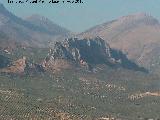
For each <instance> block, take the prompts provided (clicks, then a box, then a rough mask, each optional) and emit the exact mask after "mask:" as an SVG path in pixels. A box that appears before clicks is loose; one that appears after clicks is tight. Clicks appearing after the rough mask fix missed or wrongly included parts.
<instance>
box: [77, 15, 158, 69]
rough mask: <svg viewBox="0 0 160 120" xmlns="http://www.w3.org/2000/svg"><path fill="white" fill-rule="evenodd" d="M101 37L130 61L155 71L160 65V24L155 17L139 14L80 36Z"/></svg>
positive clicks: (92, 29) (114, 21)
mask: <svg viewBox="0 0 160 120" xmlns="http://www.w3.org/2000/svg"><path fill="white" fill-rule="evenodd" d="M79 36H80V37H94V36H100V37H101V38H102V39H104V40H106V41H108V43H109V44H110V46H111V47H113V48H115V49H119V50H122V51H123V52H124V53H125V54H127V56H128V58H129V59H132V60H134V61H135V62H137V63H138V64H140V65H142V66H144V67H146V68H149V69H153V68H155V67H157V65H159V61H160V60H159V56H160V54H159V52H158V51H160V24H159V21H158V20H157V19H155V18H154V17H152V16H150V15H147V14H144V13H138V14H133V15H129V16H124V17H121V18H119V19H117V20H113V21H111V22H107V23H104V24H101V25H98V26H95V27H93V28H91V29H89V30H87V31H85V32H83V33H81V34H80V35H79Z"/></svg>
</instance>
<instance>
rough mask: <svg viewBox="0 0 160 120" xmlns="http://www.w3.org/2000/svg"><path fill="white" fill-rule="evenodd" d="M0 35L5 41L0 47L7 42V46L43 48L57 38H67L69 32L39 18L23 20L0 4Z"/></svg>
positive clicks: (33, 17)
mask: <svg viewBox="0 0 160 120" xmlns="http://www.w3.org/2000/svg"><path fill="white" fill-rule="evenodd" d="M35 21H36V24H35ZM52 28H54V29H52ZM0 33H1V36H2V37H3V38H4V39H5V41H2V40H3V39H2V40H1V41H2V43H1V47H4V46H5V43H7V41H8V44H7V45H9V44H11V46H13V45H15V44H16V43H19V44H23V45H27V46H36V47H44V46H47V45H48V41H54V40H55V39H56V38H57V37H58V36H61V37H62V36H63V37H67V35H68V34H69V31H68V30H66V29H64V28H62V27H60V26H58V25H56V24H54V23H53V22H51V21H49V20H47V19H46V18H44V17H40V16H31V17H29V18H28V19H27V20H23V19H21V18H19V17H17V16H15V15H13V14H12V13H10V12H9V11H7V9H6V8H5V7H4V6H3V5H2V4H0ZM2 44H3V46H2Z"/></svg>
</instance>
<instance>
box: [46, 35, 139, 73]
mask: <svg viewBox="0 0 160 120" xmlns="http://www.w3.org/2000/svg"><path fill="white" fill-rule="evenodd" d="M73 64H74V65H75V66H80V67H86V68H88V69H90V68H92V67H93V66H95V65H98V64H105V65H109V66H115V67H118V66H121V67H124V68H128V69H135V70H142V68H140V67H138V66H137V65H136V64H135V63H133V62H131V61H129V60H128V59H127V57H126V56H125V55H124V54H123V53H122V52H121V51H117V50H114V49H111V48H110V46H109V44H107V43H106V42H105V41H104V40H103V39H101V38H100V37H95V38H94V39H77V38H71V39H66V40H65V41H63V42H56V43H55V44H54V47H53V48H52V49H51V50H50V53H49V55H48V57H47V58H46V60H45V61H44V63H43V66H44V67H46V68H50V69H58V70H60V69H66V68H69V67H71V66H72V65H73Z"/></svg>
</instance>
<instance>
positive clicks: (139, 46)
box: [0, 4, 160, 71]
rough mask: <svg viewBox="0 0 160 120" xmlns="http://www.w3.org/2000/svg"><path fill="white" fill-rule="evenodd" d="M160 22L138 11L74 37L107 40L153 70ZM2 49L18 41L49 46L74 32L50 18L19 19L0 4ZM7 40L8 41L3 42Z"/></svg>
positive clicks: (156, 59)
mask: <svg viewBox="0 0 160 120" xmlns="http://www.w3.org/2000/svg"><path fill="white" fill-rule="evenodd" d="M159 33H160V24H159V21H158V20H157V19H155V18H154V17H152V16H150V15H147V14H144V13H138V14H133V15H128V16H123V17H121V18H119V19H117V20H113V21H110V22H106V23H103V24H101V25H97V26H95V27H93V28H91V29H89V30H87V31H85V32H83V33H80V34H78V35H74V36H77V37H78V38H82V39H83V38H95V37H97V36H99V37H101V38H102V39H104V40H105V41H106V42H108V43H109V44H110V46H111V48H114V49H118V50H121V51H122V52H124V53H125V54H126V55H127V57H128V58H129V59H131V60H133V61H134V62H136V63H137V64H139V65H140V66H143V67H145V68H147V69H150V70H152V71H158V70H159V69H160V67H159V66H160V62H159V61H160V57H159V56H160V53H159V50H160V34H159ZM0 36H1V39H0V40H1V44H0V47H1V48H6V47H8V46H9V47H11V48H12V47H13V48H14V47H15V46H16V45H17V44H20V45H24V46H32V47H48V45H50V44H52V43H54V42H55V41H62V40H64V39H65V38H67V37H72V36H73V34H72V33H71V32H70V31H69V30H67V29H65V28H63V27H60V26H59V25H56V24H55V23H53V22H52V21H51V20H49V19H47V18H45V17H43V16H39V15H32V16H30V17H27V18H26V19H25V20H24V19H21V18H19V17H17V16H15V15H13V14H12V13H11V12H9V11H7V9H6V8H5V7H4V6H3V5H2V4H1V5H0ZM6 43H7V44H6Z"/></svg>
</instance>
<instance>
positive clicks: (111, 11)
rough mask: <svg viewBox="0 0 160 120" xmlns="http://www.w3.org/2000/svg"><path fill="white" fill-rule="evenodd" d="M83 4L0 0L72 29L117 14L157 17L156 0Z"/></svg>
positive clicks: (16, 11) (99, 0)
mask: <svg viewBox="0 0 160 120" xmlns="http://www.w3.org/2000/svg"><path fill="white" fill-rule="evenodd" d="M83 1H84V4H72V5H65V4H59V5H55V4H52V5H51V4H46V5H42V4H37V5H31V4H30V5H29V4H23V5H16V4H8V3H7V0H1V1H0V2H1V3H3V4H4V5H5V7H6V8H7V9H9V10H10V11H11V12H13V13H14V14H15V15H17V16H20V17H27V16H30V15H31V14H40V15H43V16H45V17H48V18H49V19H51V20H52V21H54V22H55V23H57V24H59V25H61V26H63V27H66V28H67V29H69V30H71V31H75V32H81V31H84V30H86V29H88V28H90V27H92V26H94V25H97V24H101V23H104V22H107V21H110V20H113V19H115V18H118V17H120V16H124V15H128V14H133V13H139V12H145V13H148V14H151V15H152V16H154V17H156V18H157V19H160V12H159V11H160V0H83Z"/></svg>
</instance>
